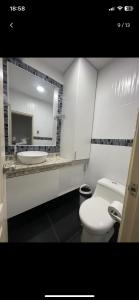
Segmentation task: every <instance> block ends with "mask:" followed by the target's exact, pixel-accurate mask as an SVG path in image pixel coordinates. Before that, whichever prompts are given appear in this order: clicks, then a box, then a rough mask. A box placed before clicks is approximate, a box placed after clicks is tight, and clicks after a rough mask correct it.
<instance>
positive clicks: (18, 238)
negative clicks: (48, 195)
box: [8, 215, 51, 242]
mask: <svg viewBox="0 0 139 300" xmlns="http://www.w3.org/2000/svg"><path fill="white" fill-rule="evenodd" d="M14 222H15V220H14ZM44 230H46V231H48V232H49V231H50V230H51V225H50V223H49V220H48V218H47V215H43V216H38V217H35V218H34V219H32V218H31V219H30V220H29V219H28V218H27V219H26V217H25V219H24V221H23V220H22V222H21V223H20V224H19V223H17V226H15V224H14V226H12V223H11V224H9V225H8V233H9V242H26V241H28V240H30V239H32V238H34V237H36V236H39V235H40V234H41V233H43V232H44Z"/></svg>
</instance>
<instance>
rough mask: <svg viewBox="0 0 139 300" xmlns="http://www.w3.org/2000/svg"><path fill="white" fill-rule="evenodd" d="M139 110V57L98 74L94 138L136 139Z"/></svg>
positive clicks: (116, 64)
mask: <svg viewBox="0 0 139 300" xmlns="http://www.w3.org/2000/svg"><path fill="white" fill-rule="evenodd" d="M138 109H139V58H121V59H116V60H115V61H114V62H112V63H111V64H109V65H108V66H107V67H105V68H104V69H103V70H102V71H100V72H99V73H98V82H97V93H96V104H95V116H94V126H93V138H115V139H116V138H124V139H125V138H127V139H130V138H133V136H134V131H135V125H136V118H137V112H138Z"/></svg>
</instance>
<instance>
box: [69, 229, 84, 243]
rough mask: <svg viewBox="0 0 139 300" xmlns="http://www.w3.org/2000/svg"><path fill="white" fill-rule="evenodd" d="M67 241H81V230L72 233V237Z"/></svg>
mask: <svg viewBox="0 0 139 300" xmlns="http://www.w3.org/2000/svg"><path fill="white" fill-rule="evenodd" d="M67 242H68V243H81V231H79V232H77V233H76V234H74V236H73V237H72V238H70V239H69V240H68V241H67Z"/></svg>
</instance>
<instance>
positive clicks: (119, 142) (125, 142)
mask: <svg viewBox="0 0 139 300" xmlns="http://www.w3.org/2000/svg"><path fill="white" fill-rule="evenodd" d="M91 144H99V145H113V146H126V147H132V144H133V139H91Z"/></svg>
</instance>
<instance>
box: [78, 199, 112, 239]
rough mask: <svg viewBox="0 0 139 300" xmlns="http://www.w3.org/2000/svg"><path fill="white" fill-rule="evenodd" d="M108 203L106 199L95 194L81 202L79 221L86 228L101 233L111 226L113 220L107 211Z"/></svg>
mask: <svg viewBox="0 0 139 300" xmlns="http://www.w3.org/2000/svg"><path fill="white" fill-rule="evenodd" d="M108 205H109V202H108V201H106V200H105V199H103V198H101V197H96V196H93V197H91V198H89V199H88V200H86V201H84V202H83V203H82V205H81V206H80V210H79V215H80V219H81V222H82V223H83V224H84V225H85V227H86V228H87V229H88V230H90V231H91V232H94V233H95V234H98V235H101V234H105V233H106V232H108V231H109V230H110V229H111V228H112V226H113V224H114V223H115V221H114V220H113V219H112V218H111V217H110V215H109V213H108Z"/></svg>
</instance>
